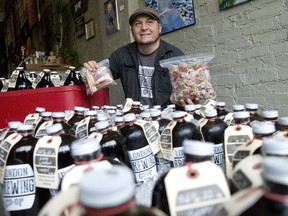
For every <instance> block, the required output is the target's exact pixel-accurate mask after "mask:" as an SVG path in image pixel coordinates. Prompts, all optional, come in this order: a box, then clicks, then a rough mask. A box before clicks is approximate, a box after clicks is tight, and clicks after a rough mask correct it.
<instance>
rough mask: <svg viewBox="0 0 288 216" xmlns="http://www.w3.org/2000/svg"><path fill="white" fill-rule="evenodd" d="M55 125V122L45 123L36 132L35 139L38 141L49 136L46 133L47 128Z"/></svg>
mask: <svg viewBox="0 0 288 216" xmlns="http://www.w3.org/2000/svg"><path fill="white" fill-rule="evenodd" d="M52 124H53V120H49V121H46V122H43V123H42V124H41V125H40V127H39V128H38V130H37V131H36V133H35V137H36V138H37V139H39V138H41V137H43V136H45V135H47V133H46V128H47V127H49V126H51V125H52Z"/></svg>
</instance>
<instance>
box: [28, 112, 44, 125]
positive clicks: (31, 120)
mask: <svg viewBox="0 0 288 216" xmlns="http://www.w3.org/2000/svg"><path fill="white" fill-rule="evenodd" d="M40 120H41V116H40V114H39V113H32V114H28V115H27V116H26V117H25V119H24V124H30V125H33V128H35V127H36V126H37V125H38V123H39V122H40Z"/></svg>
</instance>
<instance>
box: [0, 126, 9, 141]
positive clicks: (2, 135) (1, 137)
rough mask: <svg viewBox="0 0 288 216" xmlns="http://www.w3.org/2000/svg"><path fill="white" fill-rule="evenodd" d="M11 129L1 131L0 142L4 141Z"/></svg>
mask: <svg viewBox="0 0 288 216" xmlns="http://www.w3.org/2000/svg"><path fill="white" fill-rule="evenodd" d="M8 131H9V128H4V129H2V130H1V131H0V142H2V141H3V139H4V138H5V136H6V134H7V133H8Z"/></svg>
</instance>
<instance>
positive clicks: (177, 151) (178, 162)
mask: <svg viewBox="0 0 288 216" xmlns="http://www.w3.org/2000/svg"><path fill="white" fill-rule="evenodd" d="M173 153H174V160H173V165H174V167H180V166H183V164H184V150H183V147H177V148H173Z"/></svg>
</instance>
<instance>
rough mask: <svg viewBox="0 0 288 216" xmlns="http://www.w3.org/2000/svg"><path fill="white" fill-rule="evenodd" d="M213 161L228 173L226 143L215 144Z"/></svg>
mask: <svg viewBox="0 0 288 216" xmlns="http://www.w3.org/2000/svg"><path fill="white" fill-rule="evenodd" d="M213 162H214V163H215V164H216V165H218V166H219V167H221V169H222V170H223V172H224V173H226V169H225V154H224V145H223V143H220V144H214V156H213Z"/></svg>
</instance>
